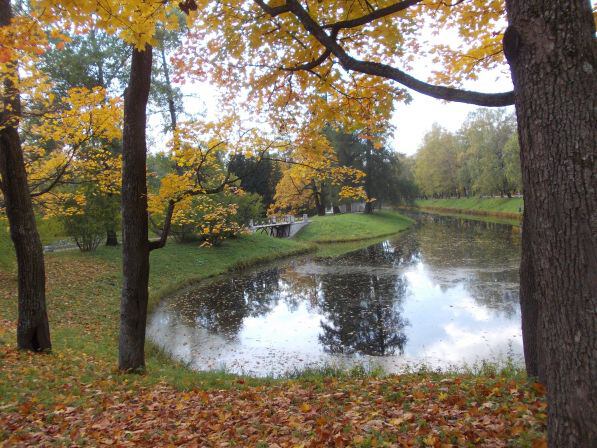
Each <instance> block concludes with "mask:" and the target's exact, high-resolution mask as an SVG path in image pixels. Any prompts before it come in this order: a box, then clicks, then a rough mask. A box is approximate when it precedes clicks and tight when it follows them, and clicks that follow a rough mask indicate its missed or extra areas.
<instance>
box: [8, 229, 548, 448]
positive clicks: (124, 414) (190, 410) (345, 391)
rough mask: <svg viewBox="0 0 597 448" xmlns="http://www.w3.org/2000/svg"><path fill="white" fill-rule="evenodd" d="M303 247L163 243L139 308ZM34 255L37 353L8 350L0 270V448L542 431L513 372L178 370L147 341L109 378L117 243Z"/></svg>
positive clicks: (469, 439)
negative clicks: (143, 350)
mask: <svg viewBox="0 0 597 448" xmlns="http://www.w3.org/2000/svg"><path fill="white" fill-rule="evenodd" d="M312 248H313V245H312V244H308V243H304V242H297V241H293V240H282V239H273V238H270V237H267V236H263V235H250V236H243V237H241V238H238V239H236V240H231V241H226V242H225V243H224V244H223V245H222V246H221V247H217V248H199V247H197V245H195V244H189V245H187V244H185V245H179V244H168V245H167V246H166V248H164V249H161V250H158V251H154V252H153V253H152V255H151V274H150V297H151V299H150V301H151V303H150V306H152V305H154V304H155V303H157V301H158V300H159V299H160V298H161V297H163V296H164V295H166V294H168V293H169V292H171V291H173V290H175V289H178V288H180V287H181V286H182V285H184V284H187V283H189V282H191V281H196V280H200V279H203V278H207V277H210V276H213V275H217V274H220V273H223V272H226V271H228V270H231V269H235V268H238V267H240V266H248V265H251V264H254V263H257V262H260V261H266V260H271V259H275V258H279V257H281V256H289V255H292V254H298V253H302V252H304V251H308V250H311V249H312ZM46 261H47V276H48V294H47V295H48V307H49V316H50V322H51V326H52V327H51V329H52V337H53V342H54V347H53V352H52V353H51V354H47V355H38V354H35V355H34V354H31V353H27V352H19V351H17V350H16V349H15V348H14V345H15V343H14V341H15V332H16V278H15V276H14V274H13V273H8V272H0V411H1V412H0V445H3V444H5V445H6V446H20V445H22V446H31V445H46V446H50V445H71V444H76V445H84V444H89V445H99V444H106V445H108V444H117V445H125V444H135V445H141V446H164V445H172V444H184V443H186V444H190V445H192V444H193V443H195V442H196V443H197V444H202V443H209V444H210V445H213V446H220V445H219V444H220V443H229V444H231V445H232V444H236V445H237V446H261V447H268V446H276V445H275V444H277V446H301V445H303V446H327V445H333V446H334V445H335V446H362V447H365V446H384V444H392V443H393V444H396V443H402V442H404V443H407V442H410V444H411V445H413V444H414V445H415V446H422V445H427V446H435V445H437V444H441V443H447V444H453V445H455V446H456V445H466V444H475V445H477V446H479V445H483V444H487V445H493V446H495V445H498V446H499V444H500V443H501V444H502V445H508V446H517V445H518V446H531V445H532V443H533V441H537V440H543V439H544V431H545V414H546V409H545V401H544V394H543V390H542V388H541V387H540V386H538V385H536V384H534V383H532V382H528V381H527V380H526V379H525V378H524V376H523V375H521V373H520V372H519V371H515V370H514V371H512V370H508V369H506V370H495V369H489V370H487V369H485V370H480V371H478V372H461V373H446V374H438V373H434V372H430V371H421V372H417V373H413V374H408V375H399V376H396V375H394V376H388V377H376V376H370V375H368V374H366V373H365V372H362V371H359V370H356V371H354V372H348V373H341V372H326V371H322V372H314V373H313V372H310V373H309V375H306V376H304V377H303V376H300V377H299V378H298V379H295V380H273V379H255V378H250V377H239V376H235V375H230V374H227V373H225V372H194V371H190V370H189V369H187V368H186V367H185V366H184V365H181V364H177V363H176V362H174V361H172V359H170V358H169V357H168V356H165V355H164V354H162V353H160V352H159V351H158V350H156V349H155V348H154V347H153V346H152V345H151V344H148V347H147V369H148V370H147V373H146V374H144V375H123V374H120V373H118V372H117V371H116V370H115V366H116V359H117V340H118V316H119V298H120V289H121V274H120V272H121V267H120V262H121V258H120V248H105V247H102V248H100V249H98V251H97V252H96V253H94V254H82V253H80V252H78V251H69V252H61V253H55V254H49V255H47V256H46ZM481 405H482V406H481ZM438 446H439V445H438Z"/></svg>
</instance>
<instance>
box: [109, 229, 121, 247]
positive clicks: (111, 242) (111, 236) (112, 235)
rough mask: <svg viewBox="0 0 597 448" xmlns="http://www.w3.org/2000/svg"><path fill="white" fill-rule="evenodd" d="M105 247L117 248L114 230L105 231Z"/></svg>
mask: <svg viewBox="0 0 597 448" xmlns="http://www.w3.org/2000/svg"><path fill="white" fill-rule="evenodd" d="M106 246H118V237H117V236H116V231H115V230H114V229H110V230H107V231H106Z"/></svg>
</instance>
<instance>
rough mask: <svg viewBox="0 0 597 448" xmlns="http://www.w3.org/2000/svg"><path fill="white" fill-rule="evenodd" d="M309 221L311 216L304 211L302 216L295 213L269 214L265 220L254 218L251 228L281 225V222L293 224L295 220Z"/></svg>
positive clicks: (251, 221) (250, 223)
mask: <svg viewBox="0 0 597 448" xmlns="http://www.w3.org/2000/svg"><path fill="white" fill-rule="evenodd" d="M303 221H305V222H306V221H309V216H308V215H307V214H306V213H304V214H303V215H302V216H294V215H273V216H269V217H268V218H267V219H264V220H259V221H257V220H253V219H251V220H250V221H249V228H250V229H253V228H255V227H258V226H271V225H279V224H292V223H295V222H303Z"/></svg>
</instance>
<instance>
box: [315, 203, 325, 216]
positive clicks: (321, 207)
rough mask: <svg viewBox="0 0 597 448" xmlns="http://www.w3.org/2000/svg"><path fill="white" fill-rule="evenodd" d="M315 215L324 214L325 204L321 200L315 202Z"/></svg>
mask: <svg viewBox="0 0 597 448" xmlns="http://www.w3.org/2000/svg"><path fill="white" fill-rule="evenodd" d="M316 208H317V215H318V216H325V204H324V203H323V202H319V201H318V202H317V205H316Z"/></svg>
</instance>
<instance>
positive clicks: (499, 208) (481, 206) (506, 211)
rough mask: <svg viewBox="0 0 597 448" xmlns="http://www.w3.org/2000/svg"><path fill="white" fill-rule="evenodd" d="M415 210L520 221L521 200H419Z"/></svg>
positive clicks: (522, 203) (416, 202)
mask: <svg viewBox="0 0 597 448" xmlns="http://www.w3.org/2000/svg"><path fill="white" fill-rule="evenodd" d="M415 205H416V206H417V208H420V209H422V210H427V211H431V212H440V213H448V214H466V215H474V216H488V217H495V218H503V219H509V220H517V221H520V220H522V209H523V207H524V201H523V199H522V198H484V199H480V198H460V199H421V200H417V201H415Z"/></svg>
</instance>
